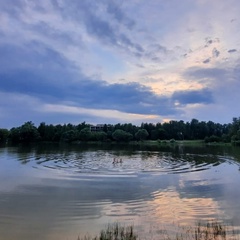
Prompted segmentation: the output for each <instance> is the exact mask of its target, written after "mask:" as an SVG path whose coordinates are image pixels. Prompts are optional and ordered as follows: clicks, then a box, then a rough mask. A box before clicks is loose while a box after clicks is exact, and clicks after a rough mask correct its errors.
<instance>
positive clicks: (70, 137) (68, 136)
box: [61, 130, 78, 142]
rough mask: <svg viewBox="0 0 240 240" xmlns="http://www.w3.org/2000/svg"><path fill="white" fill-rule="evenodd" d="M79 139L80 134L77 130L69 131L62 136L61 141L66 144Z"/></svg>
mask: <svg viewBox="0 0 240 240" xmlns="http://www.w3.org/2000/svg"><path fill="white" fill-rule="evenodd" d="M77 139H78V132H77V131H76V130H69V131H66V132H64V133H63V134H62V136H61V140H62V141H64V142H73V141H76V140H77Z"/></svg>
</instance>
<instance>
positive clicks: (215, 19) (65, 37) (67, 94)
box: [0, 0, 240, 127]
mask: <svg viewBox="0 0 240 240" xmlns="http://www.w3.org/2000/svg"><path fill="white" fill-rule="evenodd" d="M176 6H178V7H176ZM237 6H240V3H239V2H238V1H237V0H231V1H230V2H226V1H223V0H220V1H218V3H217V4H216V3H215V2H211V3H210V2H206V1H190V0H184V1H182V2H181V5H179V3H178V1H177V0H173V1H170V2H164V1H160V2H159V1H155V0H154V1H151V2H150V3H149V2H139V1H135V0H134V1H131V2H117V1H115V2H113V1H111V0H100V1H87V0H82V1H77V0H73V1H71V2H70V3H69V2H68V1H66V0H50V1H48V0H42V1H39V2H37V1H30V0H13V1H11V3H10V2H8V1H1V2H0V36H1V37H0V52H1V54H0V94H1V102H0V110H1V113H0V119H1V124H2V126H1V127H12V126H13V125H18V124H21V123H22V122H24V121H29V120H32V121H34V122H36V123H38V122H39V121H46V122H51V123H61V122H74V123H76V122H78V121H87V122H89V123H93V122H94V123H97V122H98V121H100V122H106V123H112V122H117V121H119V122H126V121H128V122H134V123H136V124H139V123H141V122H142V121H146V120H149V121H152V122H157V121H163V119H179V120H181V119H182V120H190V119H191V118H199V119H200V120H202V119H203V120H204V119H206V118H207V117H208V118H209V119H206V120H214V119H211V118H212V117H214V118H215V119H218V121H220V122H226V121H231V119H232V117H233V116H236V115H237V114H238V113H237V112H236V111H234V110H233V109H236V108H237V105H236V104H237V102H238V101H239V100H240V99H239V94H238V92H237V90H236V89H239V83H238V82H239V81H238V80H239V77H240V74H239V64H240V59H239V56H238V54H236V53H237V52H238V44H239V41H240V31H239V29H240V23H239V21H238V15H239V14H238V11H237V9H238V8H237ZM223 9H224V14H223V12H222V11H223ZM206 19H208V21H206ZM223 29H224V31H223ZM223 92H224V93H225V94H222V93H223ZM212 109H215V110H217V111H215V115H216V116H213V114H211V113H212V112H214V111H213V110H212ZM222 111H224V118H223V117H222ZM209 112H210V114H208V113H209ZM113 116H114V117H113Z"/></svg>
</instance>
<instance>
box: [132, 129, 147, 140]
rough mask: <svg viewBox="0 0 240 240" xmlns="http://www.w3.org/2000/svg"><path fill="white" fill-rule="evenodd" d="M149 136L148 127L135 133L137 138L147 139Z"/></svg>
mask: <svg viewBox="0 0 240 240" xmlns="http://www.w3.org/2000/svg"><path fill="white" fill-rule="evenodd" d="M148 136H149V134H148V132H147V130H146V129H139V130H138V131H137V132H136V133H135V138H136V139H137V140H140V141H142V140H145V139H147V137H148Z"/></svg>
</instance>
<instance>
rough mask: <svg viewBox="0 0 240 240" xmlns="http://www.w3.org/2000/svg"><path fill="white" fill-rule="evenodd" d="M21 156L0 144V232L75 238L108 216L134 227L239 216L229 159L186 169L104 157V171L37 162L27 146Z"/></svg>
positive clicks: (97, 226)
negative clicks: (121, 162) (143, 168)
mask: <svg viewBox="0 0 240 240" xmlns="http://www.w3.org/2000/svg"><path fill="white" fill-rule="evenodd" d="M75 154H77V153H75ZM91 154H92V155H91V156H92V158H93V159H94V157H95V155H94V154H93V153H91ZM101 154H102V156H105V157H106V159H107V158H109V157H110V156H112V155H111V154H110V155H109V152H107V153H106V154H105V155H104V154H103V152H101ZM139 154H140V153H138V155H139ZM146 154H147V153H145V155H146ZM138 155H137V154H136V153H135V155H134V156H135V157H133V155H132V156H131V159H132V161H135V162H134V164H136V162H137V161H138V159H142V155H139V156H138ZM148 155H149V161H151V157H150V156H152V159H153V160H152V161H155V160H156V161H159V159H157V158H156V154H155V155H154V154H153V155H151V154H150V153H149V154H148ZM168 155H169V153H168ZM29 156H31V157H29ZM126 156H127V155H123V156H122V157H123V158H124V159H126ZM21 157H22V158H21V160H20V161H16V159H20V158H19V155H17V154H16V153H15V150H14V149H12V150H11V151H8V152H7V151H6V150H4V149H0V159H1V162H2V166H1V168H0V181H1V183H2V184H0V219H1V220H0V232H1V235H2V236H3V237H4V239H6V240H12V239H17V238H19V239H26V240H28V239H38V238H39V239H46V240H48V239H59V240H61V239H67V238H68V239H76V238H77V235H78V234H81V233H86V232H94V231H96V232H98V230H99V229H101V228H103V227H105V226H106V224H107V223H109V222H113V221H119V222H124V223H134V224H135V225H136V226H139V228H143V226H146V227H151V226H153V225H154V224H155V225H161V224H165V225H169V224H172V223H173V222H175V223H180V224H189V223H195V221H196V219H201V220H204V219H212V218H219V219H222V218H225V219H226V220H229V221H233V222H234V224H238V225H239V224H240V219H239V216H240V205H239V201H238V199H239V198H240V191H238V189H239V184H240V181H239V180H240V174H239V171H238V166H237V165H236V164H234V162H233V161H231V162H228V161H226V162H223V161H222V163H221V164H217V165H216V166H214V167H213V165H211V167H208V168H207V169H205V170H202V171H193V172H191V171H188V172H187V173H184V172H179V173H178V172H174V173H173V172H172V173H167V172H164V171H160V172H158V171H155V170H154V171H150V172H148V171H137V170H136V171H135V172H134V171H131V172H128V171H127V173H125V172H124V171H123V170H124V166H120V165H119V166H115V168H114V167H113V166H112V165H111V167H112V168H108V171H111V173H110V174H104V173H106V172H105V171H106V168H105V169H104V172H102V171H100V172H91V173H82V172H77V171H70V172H69V171H67V170H66V169H62V168H55V169H52V168H44V167H41V166H40V167H39V166H38V167H37V168H36V162H37V160H34V161H33V160H32V159H31V158H34V159H35V158H36V154H35V153H33V152H31V151H30V152H29V153H26V154H25V155H22V154H21ZM191 157H193V156H192V155H191ZM24 158H25V160H26V162H24V161H25V160H24ZM154 158H155V160H154ZM171 158H173V157H172V156H171ZM216 158H217V157H216ZM27 159H30V160H29V161H28V160H27ZM108 160H109V159H108ZM104 161H105V160H104V158H103V162H104ZM141 161H146V160H141ZM124 163H125V162H124ZM127 164H130V162H128V163H127ZM144 166H146V165H144ZM189 166H191V164H190V165H189ZM99 169H101V168H99ZM127 169H129V168H127ZM117 170H121V171H117ZM10 229H11V230H10ZM12 229H14V230H12ZM145 230H146V229H145ZM146 231H148V229H147V230H146Z"/></svg>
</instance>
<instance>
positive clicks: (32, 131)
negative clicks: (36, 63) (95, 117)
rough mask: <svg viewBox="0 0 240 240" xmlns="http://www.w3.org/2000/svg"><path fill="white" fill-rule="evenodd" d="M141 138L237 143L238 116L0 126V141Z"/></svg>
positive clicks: (238, 137) (238, 143) (239, 126)
mask: <svg viewBox="0 0 240 240" xmlns="http://www.w3.org/2000/svg"><path fill="white" fill-rule="evenodd" d="M142 140H204V141H205V142H206V143H207V142H225V143H227V142H232V143H234V144H236V145H240V117H239V118H233V120H232V123H229V124H220V123H214V122H212V121H208V122H204V121H199V120H197V119H192V120H191V121H190V122H184V121H182V120H181V121H170V122H165V123H157V124H152V123H142V124H141V126H135V125H133V124H131V123H125V124H120V123H118V124H115V125H111V124H101V125H96V126H92V125H90V124H87V123H86V122H82V123H80V124H78V125H73V124H70V123H69V124H64V125H60V124H58V125H52V124H49V125H48V124H46V123H44V122H43V123H40V125H39V126H38V127H36V126H35V125H34V124H33V123H32V122H26V123H24V124H23V125H22V126H19V127H14V128H12V129H10V130H8V129H4V128H0V142H13V143H21V142H36V141H50V142H60V141H63V142H74V141H83V142H88V141H101V142H111V141H116V142H129V141H142Z"/></svg>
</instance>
